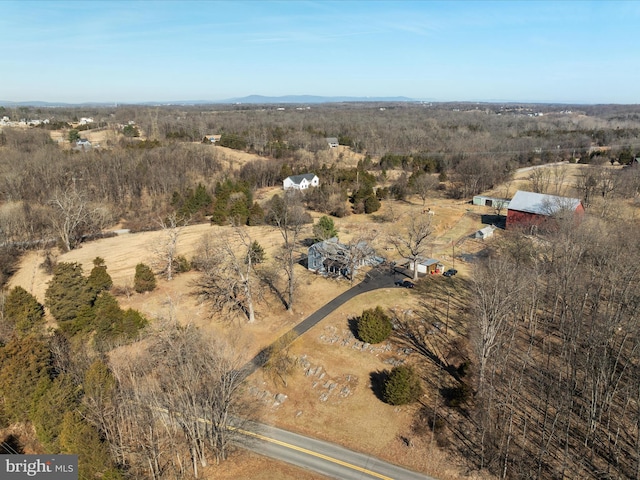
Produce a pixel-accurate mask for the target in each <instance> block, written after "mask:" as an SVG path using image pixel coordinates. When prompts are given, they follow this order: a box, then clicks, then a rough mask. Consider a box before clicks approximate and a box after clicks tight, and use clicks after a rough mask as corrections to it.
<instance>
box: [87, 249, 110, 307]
mask: <svg viewBox="0 0 640 480" xmlns="http://www.w3.org/2000/svg"><path fill="white" fill-rule="evenodd" d="M87 286H88V288H89V291H90V292H91V295H92V296H93V298H94V299H95V297H97V296H98V294H99V293H100V292H102V291H103V290H109V289H110V288H111V287H112V286H113V280H112V279H111V275H109V274H108V273H107V266H106V265H105V263H104V260H103V259H102V258H100V257H96V258H95V259H94V260H93V269H91V273H90V274H89V278H88V279H87Z"/></svg>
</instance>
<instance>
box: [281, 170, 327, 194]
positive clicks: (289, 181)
mask: <svg viewBox="0 0 640 480" xmlns="http://www.w3.org/2000/svg"><path fill="white" fill-rule="evenodd" d="M318 185H320V179H319V178H318V176H317V175H316V174H314V173H304V174H302V175H292V176H290V177H287V178H285V179H284V181H283V182H282V188H284V189H285V190H306V189H307V188H309V187H317V186H318Z"/></svg>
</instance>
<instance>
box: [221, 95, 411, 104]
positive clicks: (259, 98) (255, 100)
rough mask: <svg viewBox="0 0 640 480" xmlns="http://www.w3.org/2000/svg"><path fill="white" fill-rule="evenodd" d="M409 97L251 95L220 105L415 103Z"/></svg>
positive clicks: (229, 100)
mask: <svg viewBox="0 0 640 480" xmlns="http://www.w3.org/2000/svg"><path fill="white" fill-rule="evenodd" d="M415 101H416V100H414V99H412V98H408V97H347V96H344V97H322V96H319V95H284V96H281V97H267V96H264V95H249V96H247V97H240V98H230V99H228V100H222V101H221V102H220V103H250V104H261V103H264V104H267V103H268V104H271V103H341V102H415Z"/></svg>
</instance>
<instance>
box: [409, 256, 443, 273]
mask: <svg viewBox="0 0 640 480" xmlns="http://www.w3.org/2000/svg"><path fill="white" fill-rule="evenodd" d="M416 264H417V267H418V273H423V274H425V275H427V274H429V275H434V274H437V273H442V272H443V271H444V265H443V264H442V263H441V262H440V260H436V259H435V258H417V259H416V261H415V262H413V261H410V262H409V270H411V271H414V270H415V268H416V267H415V265H416Z"/></svg>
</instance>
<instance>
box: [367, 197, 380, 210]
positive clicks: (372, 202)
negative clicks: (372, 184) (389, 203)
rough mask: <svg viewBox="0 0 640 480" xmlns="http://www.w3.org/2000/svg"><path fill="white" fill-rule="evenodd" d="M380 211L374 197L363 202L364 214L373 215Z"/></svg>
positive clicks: (376, 199)
mask: <svg viewBox="0 0 640 480" xmlns="http://www.w3.org/2000/svg"><path fill="white" fill-rule="evenodd" d="M378 210H380V200H378V198H377V197H376V196H375V195H371V196H369V197H367V198H366V199H365V201H364V213H373V212H377V211H378Z"/></svg>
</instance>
